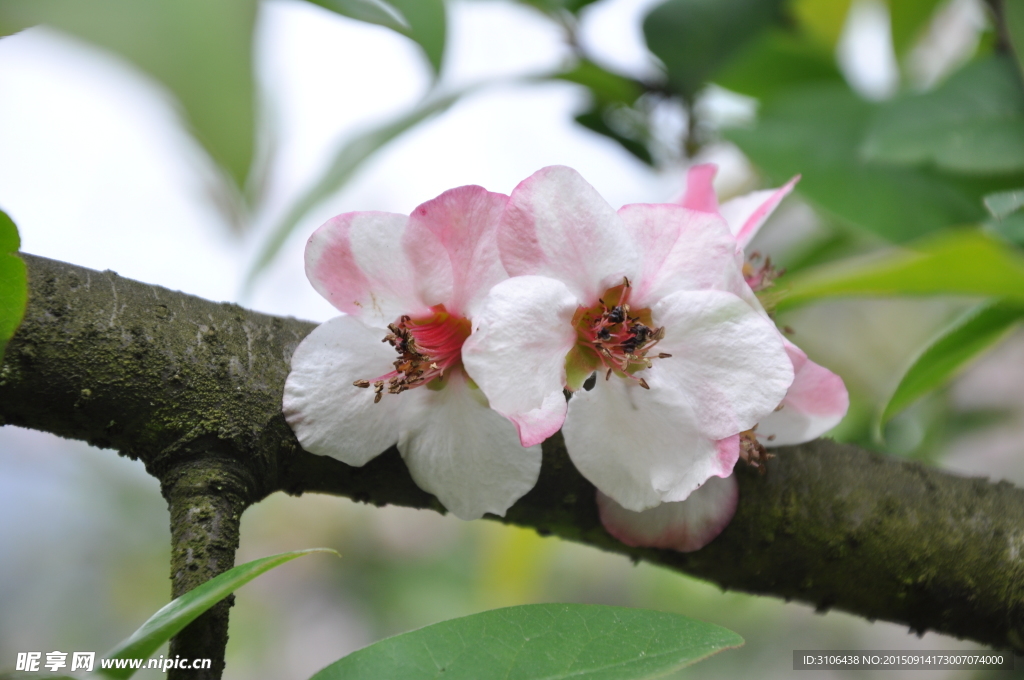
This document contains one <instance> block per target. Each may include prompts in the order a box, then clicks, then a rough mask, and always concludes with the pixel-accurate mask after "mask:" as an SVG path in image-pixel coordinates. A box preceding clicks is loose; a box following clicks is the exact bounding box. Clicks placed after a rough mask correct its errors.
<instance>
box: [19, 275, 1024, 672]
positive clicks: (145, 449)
mask: <svg viewBox="0 0 1024 680" xmlns="http://www.w3.org/2000/svg"><path fill="white" fill-rule="evenodd" d="M25 259H26V261H27V262H28V265H29V276H30V282H29V284H30V294H29V295H30V297H29V307H28V311H27V313H26V317H25V321H24V323H23V324H22V327H21V328H20V329H19V331H18V333H17V334H16V335H15V337H14V338H13V340H12V341H11V343H10V345H9V347H8V350H7V353H6V356H5V358H4V363H3V366H2V367H0V417H3V418H4V419H5V422H7V423H11V424H17V425H23V426H26V427H32V428H36V429H40V430H46V431H49V432H53V433H56V434H58V435H61V436H64V437H71V438H75V439H82V440H85V441H88V442H90V443H92V444H95V445H98V446H105V447H111V448H115V449H117V450H118V451H119V452H120V453H121V454H122V455H127V456H129V457H132V458H138V459H141V460H142V461H143V462H144V463H145V465H146V468H147V470H148V471H149V472H150V473H151V474H153V475H154V476H156V477H157V478H159V479H160V480H161V482H162V484H163V489H164V494H165V496H166V497H167V498H168V501H169V504H170V506H171V511H172V532H173V536H174V541H175V546H174V559H175V566H174V567H173V569H174V570H175V571H174V575H175V576H174V577H175V593H180V592H181V591H182V589H183V588H186V587H191V586H192V585H195V584H197V583H198V582H200V581H202V580H205V579H206V578H209V577H211V576H213V575H214V574H216V573H219V572H220V571H222V570H224V569H226V568H228V567H229V566H231V562H232V559H233V552H234V546H235V545H236V544H237V515H238V514H240V513H241V511H242V510H243V509H244V508H245V507H246V506H247V505H248V504H250V503H254V502H258V501H259V500H260V499H261V498H263V497H265V496H266V495H267V494H269V493H271V492H273V491H277V490H283V491H286V492H288V493H291V494H301V493H305V492H320V493H330V494H337V495H342V496H348V497H349V498H353V499H355V500H357V501H361V502H367V503H374V504H377V505H384V504H396V505H405V506H410V507H417V508H430V509H433V510H438V511H443V508H442V507H441V506H440V504H439V503H438V502H437V500H436V499H435V498H434V497H433V496H431V495H430V494H427V493H426V492H424V491H422V490H421V489H419V488H418V487H417V486H416V485H415V484H414V483H413V481H412V480H411V478H410V477H409V474H408V471H407V470H406V468H405V465H404V464H403V463H402V460H401V458H400V457H399V456H398V453H397V451H396V450H395V449H394V448H392V449H390V450H388V451H386V452H384V453H383V455H381V456H379V457H378V458H376V459H375V460H373V461H371V462H370V463H369V464H367V465H366V466H364V467H362V468H353V467H349V466H347V465H344V464H343V463H340V462H338V461H335V460H332V459H329V458H323V457H319V456H314V455H312V454H309V453H307V452H305V451H303V450H302V449H301V448H300V447H299V445H298V443H297V441H296V440H295V437H294V435H293V434H292V432H291V430H290V429H289V428H288V426H287V424H286V423H285V421H284V418H283V417H282V415H281V405H280V404H281V394H282V389H283V384H284V380H285V377H286V376H287V373H288V361H289V359H290V357H291V354H292V352H293V351H294V349H295V347H296V346H297V345H298V343H299V342H300V341H301V339H302V338H303V337H304V336H305V335H306V334H307V333H308V332H309V331H310V330H312V328H313V325H312V324H309V323H306V322H302V321H297V320H295V319H284V318H277V317H272V316H267V315H263V314H257V313H254V312H249V311H246V310H244V309H242V308H240V307H238V306H237V305H231V304H216V303H213V302H209V301H206V300H201V299H199V298H195V297H192V296H188V295H184V294H182V293H175V292H171V291H168V290H166V289H163V288H159V287H156V286H149V285H145V284H141V283H137V282H134V281H130V280H127V279H124V278H121V277H118V276H117V275H116V274H114V273H113V272H103V273H100V272H95V271H91V270H87V269H83V268H81V267H76V266H73V265H68V264H63V263H59V262H53V261H49V260H45V259H42V258H37V257H32V256H25ZM776 453H777V458H776V459H775V460H773V461H772V462H771V463H770V465H769V472H768V474H767V475H765V476H759V475H755V474H751V473H748V472H747V471H745V470H740V471H739V472H738V478H739V483H740V505H739V509H738V511H737V514H736V517H735V519H734V520H733V521H732V523H731V524H730V525H729V527H728V528H727V529H726V530H725V532H724V533H723V534H722V535H721V536H719V537H718V538H717V539H716V540H715V541H714V542H713V543H711V545H709V546H708V547H706V548H704V549H703V550H700V551H698V552H695V553H690V554H681V553H676V552H672V551H659V550H646V549H634V548H628V547H626V546H624V545H622V544H621V543H618V542H617V541H616V540H615V539H613V538H611V537H610V536H609V535H608V534H607V533H606V532H605V531H604V529H603V528H602V527H601V524H600V522H599V520H598V517H597V511H596V507H595V503H594V488H593V486H592V485H591V484H590V483H589V482H587V481H586V480H585V479H583V478H582V477H581V476H580V475H579V473H578V472H576V469H575V468H574V467H573V465H572V463H571V462H570V461H569V458H568V456H567V455H566V452H565V447H564V444H563V442H562V439H561V437H560V436H557V435H556V436H555V437H553V438H551V439H550V440H549V441H548V442H546V443H545V445H544V465H543V469H542V472H541V479H540V481H539V483H538V484H537V486H536V488H534V489H533V490H532V491H531V492H530V493H529V494H527V495H526V496H525V497H523V498H522V499H521V500H520V501H519V502H518V503H516V505H515V506H513V507H512V508H511V509H510V510H509V512H508V515H507V517H505V518H504V519H503V520H502V521H505V522H509V523H514V524H519V525H522V526H528V527H533V528H535V529H537V530H538V531H539V532H541V533H544V534H548V533H551V534H556V535H559V536H562V537H564V538H567V539H570V540H574V541H580V542H583V543H587V544H589V545H593V546H595V547H598V548H601V549H603V550H609V551H614V552H619V553H622V554H625V555H628V556H630V557H632V558H633V559H638V560H639V559H643V560H647V561H650V562H654V563H657V564H661V565H665V566H667V567H670V568H672V569H676V570H679V571H681V572H685V573H688V574H692V575H695V576H698V577H700V578H704V579H707V580H709V581H713V582H715V583H718V584H719V585H721V586H722V587H723V588H731V589H736V590H742V591H746V592H750V593H756V594H762V595H774V596H778V597H783V598H786V599H795V600H799V601H803V602H809V603H811V604H813V605H815V606H816V607H818V608H819V609H828V608H830V607H835V608H838V609H843V610H845V611H848V612H852V613H855V614H859V615H861V616H864V617H867V618H869V619H876V618H878V619H886V620H889V621H896V622H901V623H904V624H907V625H909V626H911V627H912V628H914V629H916V630H921V631H923V630H929V629H931V630H936V631H939V632H943V633H948V634H952V635H957V636H960V637H966V638H971V639H973V640H976V641H978V642H981V643H984V644H987V645H992V646H996V647H1013V648H1014V649H1016V650H1018V651H1021V650H1024V491H1022V490H1020V489H1017V488H1014V487H1013V486H1011V485H1009V484H1006V483H1000V484H991V483H989V482H987V481H984V480H980V479H966V478H962V477H957V476H955V475H951V474H948V473H945V472H942V471H939V470H935V469H931V468H927V467H924V466H922V465H920V464H917V463H911V462H907V461H902V460H894V459H889V458H886V457H883V456H879V455H877V454H873V453H870V452H866V451H863V450H860V449H857V448H855V447H851V446H844V445H839V444H836V443H834V442H831V441H825V440H819V441H816V442H811V443H809V444H805V445H803V446H797V447H788V448H782V449H778V450H777V451H776ZM218 485H220V488H218ZM178 499H185V500H178ZM190 503H198V505H190ZM191 507H195V508H199V510H197V511H191V514H190V511H189V510H188V508H191ZM214 517H217V518H219V519H218V520H217V522H221V524H219V525H217V526H218V527H219V528H216V529H215V528H214V524H216V522H214V520H213V518H214ZM228 525H230V527H231V528H230V530H226V527H227V526H228ZM218 532H220V533H218ZM204 546H205V547H204ZM200 549H202V550H205V551H207V552H206V553H205V556H204V557H202V558H201V559H200V560H199V562H198V565H199V566H197V567H196V569H195V570H194V571H189V569H190V567H188V564H189V562H188V559H189V558H188V557H187V555H189V552H188V551H189V550H192V553H191V554H192V555H193V559H194V556H195V555H197V554H198V553H197V552H196V551H197V550H200ZM192 564H197V563H196V562H195V561H193V562H192ZM182 567H184V568H185V570H186V571H184V572H182V575H181V576H180V581H179V576H178V574H179V571H180V570H181V569H182ZM186 574H187V576H186ZM225 611H226V608H225ZM218 625H219V624H218ZM214 628H216V626H214ZM218 630H219V629H218ZM213 634H214V633H213V632H210V631H209V630H208V632H207V633H204V634H202V635H200V636H199V637H201V638H203V639H202V640H197V641H194V642H191V643H189V645H195V647H194V648H195V649H198V648H199V647H200V646H201V645H202V644H206V643H207V642H208V643H210V644H215V645H220V644H221V643H220V642H219V641H216V642H215V641H213V639H212V637H210V636H212V635H213ZM218 634H219V633H218ZM224 635H226V632H225V633H224ZM204 640H205V641H206V642H204ZM218 640H219V638H218ZM181 650H182V647H181V643H180V642H179V643H178V647H176V653H181V654H182V656H185V652H184V651H181ZM189 655H190V656H192V655H194V654H193V653H192V652H189ZM211 677H216V676H211Z"/></svg>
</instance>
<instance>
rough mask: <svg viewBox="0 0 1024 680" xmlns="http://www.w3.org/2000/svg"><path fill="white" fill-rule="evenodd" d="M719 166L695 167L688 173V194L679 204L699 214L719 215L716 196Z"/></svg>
mask: <svg viewBox="0 0 1024 680" xmlns="http://www.w3.org/2000/svg"><path fill="white" fill-rule="evenodd" d="M717 172H718V166H717V165H715V164H714V163H703V164H701V165H694V166H692V167H691V168H690V169H689V170H687V171H686V193H684V194H683V198H682V200H680V201H679V203H680V204H681V205H682V206H683V207H684V208H689V209H690V210H696V211H697V212H703V213H711V214H714V215H717V214H718V196H716V195H715V187H714V181H715V174H716V173H717Z"/></svg>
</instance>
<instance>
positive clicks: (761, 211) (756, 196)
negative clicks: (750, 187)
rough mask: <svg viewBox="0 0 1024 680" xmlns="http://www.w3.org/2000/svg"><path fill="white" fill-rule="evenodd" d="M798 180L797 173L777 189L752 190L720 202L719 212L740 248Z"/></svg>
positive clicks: (747, 242) (748, 240) (750, 238)
mask: <svg viewBox="0 0 1024 680" xmlns="http://www.w3.org/2000/svg"><path fill="white" fill-rule="evenodd" d="M799 181H800V175H797V176H796V177H794V178H793V179H791V180H789V181H788V182H786V183H785V184H784V185H783V186H781V187H779V188H778V189H765V190H763V191H754V192H752V193H749V194H746V195H745V196H738V197H736V198H734V199H732V200H730V201H726V202H725V203H723V204H722V206H721V207H720V208H719V213H720V214H721V215H722V217H724V218H725V221H726V222H727V223H728V224H729V231H731V232H732V234H733V235H734V236H735V237H736V242H737V243H738V244H739V247H740V248H741V249H742V248H746V247H747V244H749V243H750V242H751V241H752V240H753V239H754V237H755V236H756V235H757V232H758V231H760V229H761V227H762V226H764V223H765V222H767V221H768V218H769V217H771V214H772V213H773V212H775V209H776V208H777V207H779V203H781V202H782V199H784V198H785V197H786V196H788V195H789V192H791V191H792V190H793V187H794V186H796V183H797V182H799Z"/></svg>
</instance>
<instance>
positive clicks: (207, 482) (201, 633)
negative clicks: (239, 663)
mask: <svg viewBox="0 0 1024 680" xmlns="http://www.w3.org/2000/svg"><path fill="white" fill-rule="evenodd" d="M251 482H252V480H251V479H249V475H248V474H247V473H246V470H245V468H244V467H242V466H240V465H238V464H237V463H236V462H235V461H232V460H223V459H217V458H216V457H213V456H211V457H210V458H209V459H203V460H197V461H190V462H188V463H185V464H183V465H181V466H178V467H173V468H171V470H170V471H169V472H168V473H167V474H165V475H164V477H163V478H162V479H161V480H160V486H161V491H162V492H163V495H164V498H166V499H167V506H168V508H169V509H170V513H171V597H178V596H179V595H183V594H185V593H187V592H188V591H190V590H192V589H193V588H195V587H196V586H198V585H200V584H202V583H205V582H206V581H209V580H210V579H211V578H213V577H214V576H216V575H217V574H220V573H222V572H225V571H227V570H228V569H230V568H231V567H233V566H234V564H235V551H236V550H238V539H239V535H238V528H239V519H240V518H241V516H242V512H243V511H244V510H245V509H246V508H247V507H248V506H249V504H250V503H249V500H248V499H249V498H250V497H251V494H252V483H251ZM234 601H235V596H234V595H229V596H228V597H226V598H224V599H223V600H221V601H220V602H219V603H217V604H216V605H214V606H213V607H212V608H211V609H209V610H208V611H207V612H206V613H205V614H203V615H202V616H200V617H199V618H198V619H196V620H195V621H193V622H192V623H190V624H189V625H188V626H187V627H186V628H185V629H184V630H183V631H181V632H180V633H179V634H178V635H177V636H176V637H175V638H174V639H173V640H172V641H171V648H170V653H169V654H168V658H172V657H175V656H181V657H182V658H184V659H190V660H195V659H210V661H211V664H210V668H209V669H201V670H191V669H189V670H183V669H179V668H172V669H170V671H169V672H168V675H167V677H168V678H170V679H171V680H186V679H188V680H215V679H216V678H219V677H220V676H221V673H223V671H224V649H225V647H226V646H227V643H228V610H229V609H230V608H231V605H232V604H234Z"/></svg>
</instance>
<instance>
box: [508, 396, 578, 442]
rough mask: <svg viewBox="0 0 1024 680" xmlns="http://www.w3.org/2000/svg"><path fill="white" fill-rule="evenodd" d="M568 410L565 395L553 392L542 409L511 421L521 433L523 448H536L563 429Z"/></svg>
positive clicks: (542, 405)
mask: <svg viewBox="0 0 1024 680" xmlns="http://www.w3.org/2000/svg"><path fill="white" fill-rule="evenodd" d="M567 409H568V404H566V401H565V395H564V394H563V393H562V392H561V391H559V392H552V393H551V394H549V395H548V396H547V398H546V399H544V403H543V404H541V406H540V408H535V409H533V410H532V411H528V412H526V413H523V414H519V415H516V416H515V417H513V418H510V420H511V421H512V424H513V425H515V426H516V431H517V432H519V441H520V443H522V445H523V446H534V445H535V444H540V443H542V442H543V441H544V440H545V439H547V438H548V437H550V436H551V435H553V434H554V433H556V432H558V430H560V429H561V428H562V423H564V422H565V414H566V411H567Z"/></svg>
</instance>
